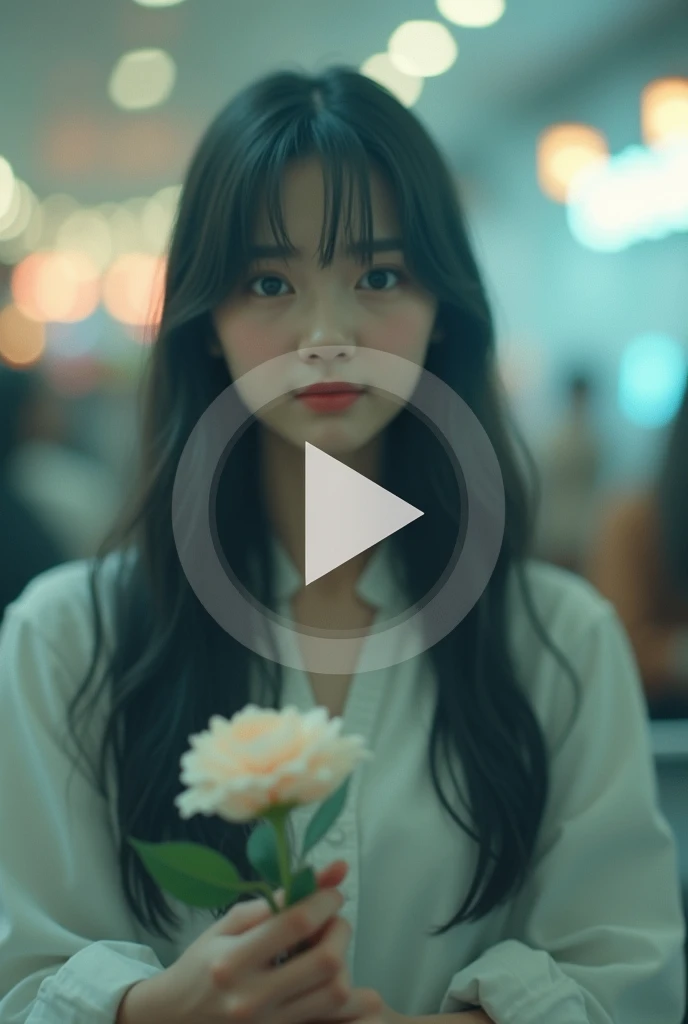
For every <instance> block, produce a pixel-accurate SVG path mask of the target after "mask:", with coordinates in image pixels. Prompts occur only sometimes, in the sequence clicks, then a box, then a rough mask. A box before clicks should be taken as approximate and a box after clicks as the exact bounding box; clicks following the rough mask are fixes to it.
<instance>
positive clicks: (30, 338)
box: [0, 305, 45, 367]
mask: <svg viewBox="0 0 688 1024" xmlns="http://www.w3.org/2000/svg"><path fill="white" fill-rule="evenodd" d="M44 351H45V327H44V326H43V324H40V323H36V321H35V320H30V319H29V318H28V317H26V316H24V314H23V313H22V312H20V310H18V309H17V307H16V306H12V305H10V306H5V308H4V309H2V310H0V360H2V361H3V362H4V363H6V364H7V365H8V366H17V367H19V366H21V367H24V366H31V365H32V364H33V363H37V362H38V360H39V359H40V358H41V356H42V355H43V352H44Z"/></svg>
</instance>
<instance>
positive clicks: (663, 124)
mask: <svg viewBox="0 0 688 1024" xmlns="http://www.w3.org/2000/svg"><path fill="white" fill-rule="evenodd" d="M640 107H641V116H642V127H643V139H644V140H645V142H646V143H647V145H648V146H663V145H673V144H674V143H677V142H686V143H688V78H660V79H657V80H656V81H654V82H650V84H649V85H647V86H646V87H645V89H644V90H643V93H642V96H641V100H640Z"/></svg>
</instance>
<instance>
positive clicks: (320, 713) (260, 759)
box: [175, 704, 373, 822]
mask: <svg viewBox="0 0 688 1024" xmlns="http://www.w3.org/2000/svg"><path fill="white" fill-rule="evenodd" d="M209 724H210V728H209V729H208V730H206V731H204V732H201V733H198V734H196V735H194V736H191V737H190V742H191V748H192V749H190V750H188V751H187V752H186V753H185V754H184V755H183V756H182V758H181V765H182V774H181V781H182V782H183V783H184V784H185V785H186V786H187V787H188V789H187V790H186V791H185V792H184V793H182V794H180V795H179V796H178V797H177V798H176V799H175V804H176V805H177V807H178V808H179V813H180V816H181V817H182V818H190V817H192V816H193V815H194V814H206V815H213V814H217V815H218V816H219V817H221V818H224V819H225V820H226V821H235V822H240V821H248V820H250V819H254V818H259V817H262V816H263V813H264V811H265V810H267V809H269V808H272V807H275V806H281V805H285V804H288V805H293V804H308V803H312V802H314V801H319V800H323V799H324V798H326V797H328V796H330V794H332V793H333V792H334V791H335V790H336V789H338V788H339V786H340V785H341V784H342V783H343V782H344V780H345V779H346V778H347V776H349V775H350V774H351V773H352V771H353V770H354V768H355V767H356V765H357V764H358V763H359V762H360V761H362V760H364V759H367V758H370V757H372V756H373V755H372V753H371V752H370V751H367V750H364V749H363V742H364V741H363V738H362V737H361V736H340V731H341V727H342V720H341V718H332V719H330V718H329V717H328V713H327V709H326V708H323V707H317V708H314V709H313V710H311V711H307V712H301V711H299V709H298V708H296V707H292V706H290V707H286V708H282V709H281V710H273V709H271V708H261V707H257V706H256V705H255V704H248V705H247V706H246V707H245V708H243V709H242V710H241V711H239V712H238V713H237V714H235V715H233V716H232V718H231V719H229V720H228V719H226V718H223V717H222V716H220V715H213V717H212V718H211V719H210V723H209Z"/></svg>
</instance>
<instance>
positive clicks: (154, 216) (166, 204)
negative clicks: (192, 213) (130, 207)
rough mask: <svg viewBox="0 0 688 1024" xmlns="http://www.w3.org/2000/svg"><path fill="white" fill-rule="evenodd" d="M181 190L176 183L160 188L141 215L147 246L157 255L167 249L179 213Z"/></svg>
mask: <svg viewBox="0 0 688 1024" xmlns="http://www.w3.org/2000/svg"><path fill="white" fill-rule="evenodd" d="M180 191H181V189H180V188H179V187H178V186H176V185H172V186H169V187H168V188H164V189H160V191H159V192H156V194H155V195H154V196H152V197H151V198H150V199H149V200H148V202H147V203H146V205H145V207H144V210H143V215H142V217H141V227H142V230H143V236H144V239H145V242H146V245H147V247H148V248H149V249H150V251H151V252H153V253H155V254H156V255H161V254H162V253H163V252H165V251H166V249H167V246H168V243H169V241H170V236H171V233H172V225H173V224H174V219H175V217H176V215H177V207H178V203H179V193H180Z"/></svg>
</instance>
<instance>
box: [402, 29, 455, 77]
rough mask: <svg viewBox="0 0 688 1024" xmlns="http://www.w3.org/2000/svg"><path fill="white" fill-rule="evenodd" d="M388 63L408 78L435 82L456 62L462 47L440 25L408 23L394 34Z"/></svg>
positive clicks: (447, 30)
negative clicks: (414, 77) (409, 76)
mask: <svg viewBox="0 0 688 1024" xmlns="http://www.w3.org/2000/svg"><path fill="white" fill-rule="evenodd" d="M387 49H388V53H389V59H390V60H391V62H392V64H393V65H394V66H395V67H396V68H398V69H399V70H400V71H402V72H403V73H404V74H405V75H415V76H420V77H421V78H432V77H434V76H435V75H443V74H444V73H445V71H448V70H449V68H450V67H451V66H452V65H453V64H454V63H455V62H456V58H457V56H458V52H459V47H458V45H457V42H456V40H455V39H454V36H453V35H452V34H451V32H450V31H449V29H448V28H447V27H446V26H445V25H442V24H440V22H439V21H406V22H404V24H403V25H400V26H399V28H398V29H397V30H396V31H395V32H393V33H392V35H391V36H390V39H389V43H388V47H387Z"/></svg>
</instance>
